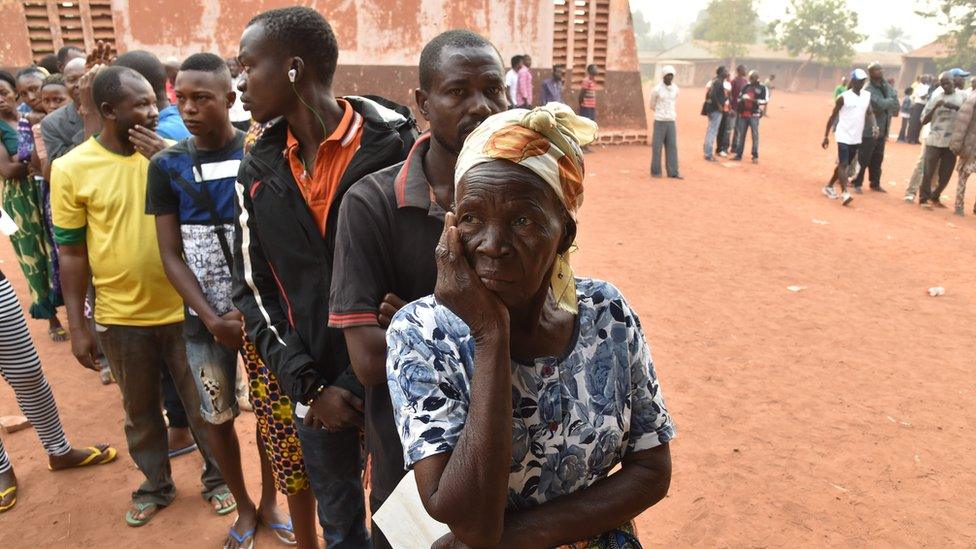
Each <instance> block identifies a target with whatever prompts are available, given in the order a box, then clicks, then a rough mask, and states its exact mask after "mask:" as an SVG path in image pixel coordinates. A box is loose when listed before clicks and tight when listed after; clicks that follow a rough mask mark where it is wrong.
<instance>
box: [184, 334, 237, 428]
mask: <svg viewBox="0 0 976 549" xmlns="http://www.w3.org/2000/svg"><path fill="white" fill-rule="evenodd" d="M183 337H184V339H186V361H187V363H188V364H189V366H190V373H191V374H193V381H194V382H195V383H196V386H197V391H198V392H199V393H200V415H202V416H203V419H204V420H205V421H206V422H207V423H212V424H214V425H220V424H222V423H226V422H228V421H231V420H233V419H234V418H235V417H237V416H239V415H240V413H241V411H240V406H239V405H238V404H237V350H236V349H231V348H229V347H224V346H223V345H221V344H219V343H217V342H216V341H214V338H213V337H189V336H186V335H184V336H183Z"/></svg>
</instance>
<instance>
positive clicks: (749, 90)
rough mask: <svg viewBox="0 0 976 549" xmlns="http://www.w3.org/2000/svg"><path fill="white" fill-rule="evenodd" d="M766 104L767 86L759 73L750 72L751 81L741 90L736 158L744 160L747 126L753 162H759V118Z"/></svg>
mask: <svg viewBox="0 0 976 549" xmlns="http://www.w3.org/2000/svg"><path fill="white" fill-rule="evenodd" d="M765 104H766V86H763V85H762V84H760V83H759V73H757V72H756V71H750V72H749V83H748V84H746V86H745V87H744V88H742V90H741V91H740V92H739V105H738V107H737V108H736V111H737V113H738V115H739V118H738V121H737V122H736V132H735V133H736V135H737V136H738V138H739V139H738V141H736V143H735V158H734V159H733V160H742V152H743V151H744V150H745V146H746V128H749V131H750V133H751V134H752V163H753V164H758V163H759V119H760V118H761V117H762V112H763V106H764V105H765Z"/></svg>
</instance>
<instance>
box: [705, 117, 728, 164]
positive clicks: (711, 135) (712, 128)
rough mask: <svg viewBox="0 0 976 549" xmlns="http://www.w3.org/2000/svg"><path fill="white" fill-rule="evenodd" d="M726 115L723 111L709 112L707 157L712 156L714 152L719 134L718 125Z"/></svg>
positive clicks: (706, 137)
mask: <svg viewBox="0 0 976 549" xmlns="http://www.w3.org/2000/svg"><path fill="white" fill-rule="evenodd" d="M724 115H725V113H723V112H722V111H714V112H710V113H708V129H707V130H705V147H704V148H705V157H706V158H712V152H713V151H714V150H715V149H714V147H715V138H716V137H717V136H718V125H719V124H721V123H722V117H723V116H724Z"/></svg>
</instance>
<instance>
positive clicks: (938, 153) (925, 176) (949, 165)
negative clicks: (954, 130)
mask: <svg viewBox="0 0 976 549" xmlns="http://www.w3.org/2000/svg"><path fill="white" fill-rule="evenodd" d="M936 165H938V166H939V186H938V187H936V189H935V191H933V190H932V176H933V175H935V166H936ZM955 167H956V155H955V153H953V152H952V149H950V148H949V147H933V146H931V145H926V146H925V171H924V172H922V188H921V189H919V191H918V202H919V204H925V203H926V202H928V201H929V200H931V201H933V202H935V201H938V200H939V196H940V195H942V191H944V190H945V188H946V185H948V184H949V180H950V179H952V170H953V169H955Z"/></svg>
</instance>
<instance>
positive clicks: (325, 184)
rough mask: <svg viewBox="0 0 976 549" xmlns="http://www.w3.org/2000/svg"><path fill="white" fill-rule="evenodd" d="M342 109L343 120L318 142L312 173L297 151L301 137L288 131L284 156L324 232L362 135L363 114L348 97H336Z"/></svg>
mask: <svg viewBox="0 0 976 549" xmlns="http://www.w3.org/2000/svg"><path fill="white" fill-rule="evenodd" d="M336 101H338V103H339V106H340V107H342V109H343V114H342V119H341V120H340V121H339V125H338V126H336V129H335V130H334V131H333V132H332V134H331V135H329V136H328V137H326V138H325V141H323V142H321V143H319V150H318V152H317V153H316V155H315V166H314V167H313V168H312V173H311V174H309V172H308V170H307V169H306V168H305V163H304V161H303V160H302V154H301V152H300V151H299V150H298V149H299V143H298V139H296V138H295V136H294V135H292V133H291V129H289V130H288V138H287V139H288V141H287V148H286V149H285V157H286V158H287V159H288V165H289V167H290V168H291V172H292V175H294V176H295V182H296V183H298V188H299V190H300V191H301V193H302V196H303V197H305V203H306V204H308V209H309V210H311V212H312V217H314V218H315V223H316V225H318V227H319V231H321V232H322V235H323V236H324V235H325V227H326V224H327V223H328V220H329V208H330V207H331V206H332V199H333V198H335V193H336V190H338V188H339V183H341V182H342V176H343V174H345V173H346V168H347V167H348V166H349V163H350V162H352V158H353V157H354V156H356V151H357V150H359V142H360V141H361V140H362V137H363V116H362V115H361V114H359V113H358V112H356V111H355V110H354V109H353V108H352V105H351V104H350V103H349V102H348V101H346V100H345V99H336Z"/></svg>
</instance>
